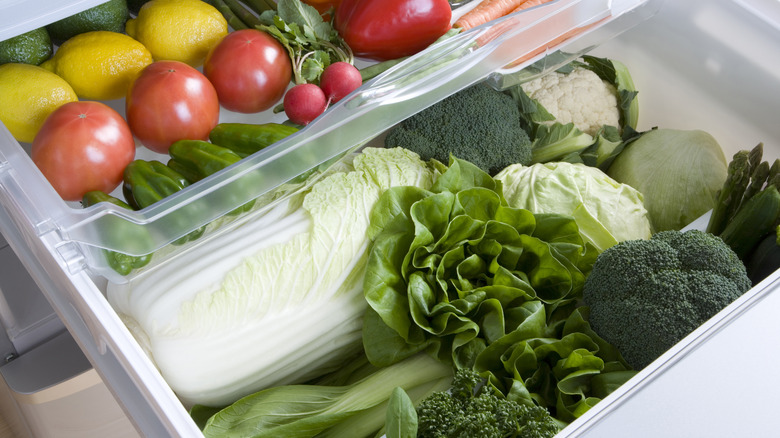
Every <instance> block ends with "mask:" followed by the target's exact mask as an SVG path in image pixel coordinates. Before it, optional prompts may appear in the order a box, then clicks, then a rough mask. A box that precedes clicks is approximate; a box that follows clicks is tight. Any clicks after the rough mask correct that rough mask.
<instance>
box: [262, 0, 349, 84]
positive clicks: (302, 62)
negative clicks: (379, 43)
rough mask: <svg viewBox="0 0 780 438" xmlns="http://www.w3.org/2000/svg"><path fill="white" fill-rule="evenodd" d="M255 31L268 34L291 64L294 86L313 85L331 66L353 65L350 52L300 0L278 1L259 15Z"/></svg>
mask: <svg viewBox="0 0 780 438" xmlns="http://www.w3.org/2000/svg"><path fill="white" fill-rule="evenodd" d="M260 22H261V23H262V25H260V26H257V28H258V29H260V30H264V31H266V32H268V33H269V34H270V35H271V36H273V37H274V38H276V39H277V40H278V41H279V42H280V43H281V44H282V45H283V46H284V47H285V48H286V49H287V52H288V53H289V55H290V59H291V60H292V66H293V73H294V76H295V77H294V81H295V83H296V84H302V83H307V82H313V83H317V82H318V81H319V77H320V75H321V74H322V72H323V71H324V70H325V68H326V67H327V66H329V65H330V64H331V63H334V62H338V61H344V62H348V63H350V64H352V63H353V62H354V59H353V56H352V51H351V50H350V49H349V46H347V45H346V44H345V43H344V40H343V39H342V38H341V36H339V34H338V32H337V31H336V29H334V28H333V26H332V25H331V24H330V23H329V22H327V21H325V20H323V19H322V16H321V15H320V13H319V12H317V10H316V9H315V8H314V7H313V6H310V5H307V4H306V3H303V2H301V1H300V0H279V2H278V3H277V7H276V10H275V11H274V10H268V11H265V12H263V13H262V14H260Z"/></svg>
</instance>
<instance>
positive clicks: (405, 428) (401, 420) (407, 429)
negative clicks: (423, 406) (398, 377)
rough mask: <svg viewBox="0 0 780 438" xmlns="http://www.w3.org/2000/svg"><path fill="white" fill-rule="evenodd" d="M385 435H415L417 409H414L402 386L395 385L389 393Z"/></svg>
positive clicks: (396, 437)
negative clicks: (390, 393)
mask: <svg viewBox="0 0 780 438" xmlns="http://www.w3.org/2000/svg"><path fill="white" fill-rule="evenodd" d="M385 436H386V437H387V438H416V437H417V411H416V410H415V409H414V404H413V403H412V399H411V398H409V395H408V394H407V393H406V391H404V390H403V388H400V387H395V388H394V389H393V393H392V395H390V402H389V404H388V406H387V419H386V421H385Z"/></svg>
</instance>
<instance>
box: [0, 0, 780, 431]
mask: <svg viewBox="0 0 780 438" xmlns="http://www.w3.org/2000/svg"><path fill="white" fill-rule="evenodd" d="M660 3H661V2H660V1H657V0H656V1H652V0H651V1H628V0H626V1H606V0H604V1H599V0H596V1H585V0H583V1H573V0H569V1H566V0H558V1H556V2H553V3H551V4H550V5H549V8H548V7H542V8H537V9H532V10H530V11H529V13H527V14H525V15H518V16H516V17H510V18H508V19H506V20H504V22H505V23H511V24H512V26H510V27H508V28H502V30H503V33H500V34H499V35H498V36H496V35H491V37H490V38H491V39H489V42H487V43H485V44H482V41H483V40H482V39H481V37H485V36H486V35H488V34H490V32H489V30H490V29H486V28H478V29H475V31H474V32H469V33H466V34H463V35H461V36H460V37H457V38H454V39H451V40H449V42H447V43H446V44H443V45H442V46H439V47H438V48H432V49H429V51H428V53H426V54H424V56H420V57H413V58H411V59H410V60H409V61H407V62H405V63H402V64H399V66H398V67H397V68H395V69H393V70H390V71H388V72H387V73H386V74H384V75H382V76H380V77H378V78H376V79H375V80H373V81H372V82H371V83H369V84H366V85H365V86H364V87H363V88H361V89H359V90H358V91H357V92H356V93H354V94H353V95H351V96H350V97H349V98H347V99H345V100H344V101H342V102H340V103H339V104H338V105H336V106H335V107H333V108H332V109H331V110H329V111H328V112H327V113H326V114H325V115H323V116H322V117H320V118H319V119H317V120H316V121H315V122H314V123H312V124H311V125H309V126H308V127H307V128H305V129H304V130H302V131H300V132H299V133H297V134H294V135H292V136H290V137H288V138H287V139H285V140H283V141H282V142H280V143H278V144H277V145H275V146H274V147H272V148H269V149H268V150H266V151H263V152H262V153H259V154H256V155H254V156H252V157H249V158H248V159H245V160H243V161H242V162H241V163H239V164H238V165H236V166H234V167H231V168H229V169H227V170H226V171H224V172H221V173H218V174H215V175H212V177H209V178H208V179H207V180H204V181H203V182H202V184H201V183H199V184H195V185H193V186H191V187H190V188H188V189H186V190H184V191H182V192H180V193H179V194H177V195H175V196H172V197H170V198H169V199H166V200H164V201H162V202H160V203H159V204H158V205H155V206H153V207H151V208H148V209H145V210H141V211H138V212H125V211H119V210H117V209H113V208H111V207H105V206H100V207H99V208H98V206H94V207H92V208H90V209H80V208H78V207H77V206H73V205H68V204H66V203H63V202H62V201H61V200H59V198H58V197H57V196H56V193H55V192H54V191H53V189H52V188H51V187H50V186H49V185H48V184H46V183H45V180H43V179H42V176H41V175H40V173H39V172H37V169H35V167H34V165H33V164H32V162H31V161H30V160H29V157H28V156H27V154H26V152H24V148H23V147H19V145H18V144H17V143H16V142H15V141H14V140H13V139H12V138H11V136H10V134H9V133H8V132H7V131H6V130H5V129H4V128H0V231H2V233H3V234H4V235H5V236H7V237H8V240H9V244H10V245H11V247H13V249H14V250H15V251H16V252H17V254H19V256H20V259H21V260H22V262H23V263H24V265H25V267H26V268H27V269H28V270H29V271H30V273H31V274H32V276H33V277H34V278H35V279H36V281H37V282H38V283H39V285H40V286H41V289H42V290H44V292H45V294H46V296H47V298H48V299H49V301H50V302H51V303H52V306H53V307H54V309H55V310H56V311H57V313H58V314H59V316H60V317H61V318H62V320H63V321H64V322H65V325H66V326H67V328H68V329H69V331H70V332H71V333H73V335H74V337H75V339H76V340H77V342H78V343H79V345H80V347H81V348H82V349H83V350H84V351H85V352H86V354H87V356H88V357H89V359H90V360H91V361H92V363H93V364H94V366H95V368H96V370H97V371H98V372H99V373H100V374H101V376H102V378H103V380H104V381H105V382H107V384H108V385H109V387H110V389H111V390H112V392H113V393H114V395H115V396H116V397H117V399H118V400H119V401H120V402H121V403H122V405H123V407H124V408H125V409H126V411H127V413H128V414H129V416H130V417H131V418H132V419H133V421H135V422H136V425H137V426H138V428H139V430H140V431H142V433H143V434H144V435H146V436H150V437H161V436H184V437H190V436H199V435H200V432H199V430H198V429H197V427H196V426H195V424H194V422H193V421H192V420H191V418H190V417H189V415H188V413H187V411H186V409H185V408H184V406H183V405H182V404H181V403H180V401H179V400H178V398H177V397H176V395H175V394H174V393H173V391H172V390H171V389H170V387H169V386H168V385H167V384H166V382H165V381H164V379H163V378H162V377H161V375H160V374H159V372H158V371H157V370H156V369H155V367H154V365H153V364H152V363H151V362H150V360H149V359H148V357H147V356H146V354H145V353H144V351H143V350H142V348H141V347H140V346H139V344H138V343H137V342H136V341H135V340H134V339H133V337H132V335H131V334H130V332H129V331H128V330H127V328H126V327H125V325H124V324H123V323H122V321H121V320H120V319H119V317H118V316H117V314H116V312H114V310H113V309H112V308H111V307H110V305H109V304H108V302H107V301H106V299H105V297H104V290H105V283H106V281H107V278H106V277H108V279H111V280H114V279H115V278H114V277H113V274H112V273H111V272H109V271H108V270H107V269H106V267H105V266H103V265H102V262H101V258H100V251H99V250H101V249H102V248H109V249H116V250H120V251H123V252H127V253H130V254H133V253H135V254H143V253H145V252H149V251H155V250H158V249H160V248H162V247H165V246H166V245H167V243H168V242H170V241H172V240H174V239H176V238H177V237H179V236H181V235H184V234H186V233H187V232H189V231H190V230H192V229H195V228H197V227H199V226H201V225H203V224H206V223H210V222H211V221H213V220H214V219H215V218H218V217H220V216H222V215H223V214H224V213H225V212H228V211H231V210H232V209H234V208H235V207H237V206H238V205H241V204H242V203H244V202H246V201H249V200H250V199H253V198H255V197H257V196H260V195H262V194H263V193H265V192H266V191H268V190H270V189H271V188H273V187H275V186H277V185H279V184H281V183H283V182H285V181H287V180H289V179H290V178H292V177H294V176H296V175H298V174H300V173H303V172H305V171H307V170H309V169H311V168H313V167H315V166H317V165H319V164H320V163H323V162H326V161H327V160H329V159H330V158H332V157H336V156H338V155H339V154H341V153H344V152H345V151H347V150H350V149H351V148H353V147H355V146H357V145H360V144H363V143H365V142H367V141H369V140H370V139H372V138H374V137H375V136H377V135H378V134H380V133H382V132H383V131H384V130H385V129H386V128H388V127H390V126H392V125H394V124H395V123H397V122H399V121H401V120H403V119H404V118H406V117H407V116H409V115H411V114H413V113H415V112H417V111H419V110H421V109H422V108H424V107H426V106H428V105H430V104H432V103H434V102H436V101H438V100H441V99H442V98H444V97H446V96H447V95H449V94H452V93H454V92H455V91H458V90H460V89H463V88H465V87H467V86H468V85H470V84H473V83H475V82H477V81H480V80H483V79H487V80H488V81H491V82H492V83H493V84H495V85H496V86H498V87H501V86H503V85H508V84H511V83H513V81H517V80H522V79H526V78H528V77H530V75H533V74H536V73H540V72H545V71H549V70H550V69H554V68H555V67H557V66H558V65H560V64H545V59H550V58H544V57H543V55H544V54H546V53H549V51H548V50H542V53H538V54H537V53H536V52H537V49H538V48H540V47H545V46H546V42H547V41H551V40H554V39H555V37H556V36H559V35H560V34H561V32H563V31H565V30H567V29H569V28H570V27H572V26H588V25H590V24H594V23H595V24H596V25H594V26H593V27H588V28H587V29H586V30H584V31H583V33H582V34H580V35H579V36H578V37H576V38H573V39H571V40H568V41H566V42H564V43H562V44H561V45H560V46H556V47H555V49H560V50H561V51H562V52H564V53H566V54H569V55H571V56H572V57H576V56H578V55H579V54H582V53H585V52H587V51H591V50H593V49H594V47H595V46H596V45H598V44H600V43H602V42H604V41H606V40H607V39H609V38H612V37H614V36H616V35H618V34H620V33H621V32H622V31H623V30H625V29H627V28H628V27H631V26H633V25H635V24H637V23H639V22H642V21H643V20H645V19H646V18H648V17H649V16H651V15H652V14H654V13H655V12H656V9H657V8H658V7H662V6H661V4H660ZM669 3H671V5H670V4H669ZM677 3H684V5H678V4H677ZM709 3H710V2H704V1H698V0H697V1H690V2H667V3H665V4H664V6H663V7H662V11H665V10H668V11H669V12H668V13H666V14H665V15H664V17H663V19H662V20H661V19H656V18H653V19H651V20H649V21H648V22H646V23H644V24H642V25H640V27H639V28H637V29H635V30H636V32H633V31H631V32H627V33H626V34H624V35H621V38H618V39H616V40H615V41H614V42H611V43H607V45H608V46H609V47H602V48H599V49H595V50H596V52H600V53H596V54H600V55H603V56H609V57H613V58H615V59H620V60H621V61H623V62H624V63H626V64H627V65H628V66H629V67H630V69H631V71H632V75H633V76H634V78H635V82H636V83H637V88H638V89H639V90H640V96H641V98H640V105H642V108H641V110H640V113H641V114H642V115H641V116H640V121H641V122H642V123H650V124H652V125H663V126H667V127H676V128H690V129H694V128H697V129H703V130H708V131H711V132H713V134H714V135H715V136H716V138H718V139H719V140H720V141H721V144H722V145H723V146H724V149H726V152H727V156H729V155H730V153H731V152H733V151H734V150H737V149H744V148H746V147H750V146H752V145H754V144H755V143H756V142H757V141H762V140H763V141H765V142H768V143H769V142H774V144H775V145H774V146H773V147H777V145H779V144H780V133H779V132H777V130H778V128H776V125H774V124H765V122H766V117H768V113H769V111H764V112H762V110H761V109H760V108H745V107H744V105H747V103H746V102H749V101H751V99H755V100H754V101H753V102H756V101H757V102H760V103H761V102H765V101H766V99H768V95H769V94H770V93H766V92H764V93H761V92H760V91H759V90H758V87H759V85H758V84H757V83H748V82H750V79H748V78H749V77H753V76H754V75H758V77H759V78H760V79H761V80H762V81H763V82H764V83H765V84H764V85H765V87H766V89H780V86H779V85H780V79H779V78H778V77H777V76H772V75H771V73H768V72H766V71H764V70H760V71H758V72H757V71H751V72H749V73H745V72H744V71H742V70H740V71H737V70H738V69H737V67H739V66H732V65H727V64H725V61H726V60H724V58H722V57H719V56H722V55H723V54H724V53H727V52H728V53H731V54H732V55H733V51H737V52H738V51H739V48H738V47H737V48H734V47H731V46H728V47H727V45H728V44H729V43H730V42H735V41H740V39H739V38H736V37H735V38H731V39H730V40H729V38H728V37H727V38H724V39H723V40H719V39H714V37H713V36H712V35H709V34H707V32H706V29H705V28H703V27H701V25H700V23H697V22H696V19H697V17H700V14H699V13H700V12H707V10H710V11H711V10H712V9H713V8H714V9H715V10H716V11H717V12H723V11H727V12H728V14H727V15H728V16H729V20H733V21H734V22H737V23H739V24H745V23H749V25H751V26H752V25H753V24H754V21H753V20H754V18H755V17H753V18H749V17H748V15H749V14H748V13H747V12H745V10H742V9H740V8H739V7H738V6H735V3H732V2H730V1H721V2H716V3H717V4H716V5H714V6H708V5H709ZM74 12H75V11H74ZM677 13H680V15H679V17H678V19H674V17H675V14H677ZM557 20H563V23H567V24H565V25H564V26H563V28H562V27H561V21H557ZM572 20H573V21H572ZM555 23H557V25H554V24H555ZM497 26H498V25H497ZM564 28H565V29H564ZM753 30H755V29H753ZM730 31H734V32H736V31H737V30H735V29H730ZM483 32H484V33H485V34H484V35H483ZM663 35H667V36H669V35H677V36H680V35H681V36H683V37H686V38H687V37H691V36H695V37H700V38H694V39H693V41H695V42H696V43H706V44H708V45H709V46H707V48H706V49H705V48H704V47H696V48H691V47H688V46H687V45H686V44H684V43H680V44H677V45H676V44H668V43H669V42H668V41H667V40H665V39H662V40H661V41H663V43H658V42H657V41H658V40H655V41H654V40H653V39H652V38H658V37H659V36H663ZM623 36H625V37H626V38H625V39H623ZM670 38H671V37H670ZM688 41H691V40H688ZM767 41H770V42H774V45H771V44H770V45H768V46H767V45H766V44H761V45H760V46H759V47H764V48H766V49H768V53H764V55H766V56H768V57H771V56H774V58H772V59H780V53H778V52H780V41H778V38H777V37H776V36H772V37H769V38H766V37H765V35H763V34H762V38H761V40H760V41H759V42H760V43H766V42H767ZM623 42H625V44H623ZM678 42H679V41H677V40H675V43H678ZM654 44H658V45H663V46H664V47H655V46H654ZM643 48H644V49H648V50H635V49H643ZM696 49H701V50H705V51H706V52H707V55H709V56H704V57H703V58H704V59H690V57H689V55H690V53H689V52H696ZM528 54H534V56H531V57H529V58H528V59H527V60H525V61H524V62H522V63H521V64H519V65H518V66H516V67H515V68H512V69H509V68H506V66H507V65H508V64H509V63H510V62H512V61H514V60H516V59H518V58H522V57H523V56H525V55H528ZM644 55H649V58H647V59H645V58H642V57H643V56H644ZM753 55H756V56H757V54H755V53H754V54H753ZM556 59H559V58H556ZM734 59H740V57H739V56H734ZM729 60H730V59H729ZM564 62H565V61H564ZM645 67H647V69H646V70H644V68H645ZM678 67H682V69H681V70H676V69H677V68H678ZM779 70H780V69H779ZM776 71H778V70H775V72H776ZM736 81H741V82H745V83H737V82H736ZM714 88H717V89H718V90H720V92H721V93H723V94H722V95H718V94H716V93H714V92H713V89H714ZM643 90H646V91H643ZM740 90H741V91H742V92H744V93H746V95H745V96H743V97H742V98H737V96H736V93H737V91H740ZM724 95H725V98H728V99H734V102H732V101H726V100H724ZM670 101H671V102H674V104H673V105H672V107H671V108H670V106H669V102H670ZM687 105H690V106H687ZM699 105H701V106H699ZM774 106H776V104H774ZM702 108H704V109H702ZM768 108H770V106H766V107H765V109H768ZM754 116H755V117H754ZM234 118H238V119H240V116H237V115H234V114H224V120H223V121H226V120H231V121H232V120H235V119H234ZM641 128H644V129H647V128H649V126H641ZM737 128H738V129H737ZM754 140H756V141H754ZM23 146H24V145H23ZM771 153H772V155H778V154H777V153H776V150H774V149H773V150H772V151H771ZM260 170H263V172H259V171H260ZM261 173H262V176H261V177H258V176H257V175H258V174H261ZM253 178H259V179H257V180H256V181H257V183H256V184H255V190H254V191H253V192H244V193H242V194H240V195H239V196H240V197H239V198H238V199H237V200H236V201H235V202H234V203H232V204H229V205H228V204H225V203H224V202H220V199H222V198H224V197H225V196H224V195H225V194H227V193H232V194H234V195H235V193H233V192H232V191H231V190H234V189H235V188H236V186H237V183H238V182H242V181H246V180H252V179H253ZM233 199H236V198H233ZM175 220H184V221H189V222H186V223H187V224H188V225H185V226H178V227H173V226H171V225H170V224H171V223H173V221H175ZM118 224H123V225H129V226H130V227H132V228H135V229H138V230H143V231H144V232H149V233H151V235H152V236H153V239H152V242H151V243H148V244H147V245H148V246H138V247H129V246H122V245H128V244H127V243H126V242H120V241H117V242H112V241H111V240H110V239H108V238H107V237H106V236H108V235H109V234H108V233H106V232H105V231H107V230H110V229H112V228H113V227H116V226H117V225H118ZM172 256H175V255H172ZM163 262H164V260H163ZM118 280H120V281H121V280H122V279H118ZM764 286H766V284H762V285H761V286H759V287H757V288H756V289H755V290H754V291H752V293H748V294H746V295H745V297H743V299H741V300H739V301H738V302H735V303H734V304H732V305H731V306H729V307H728V308H727V309H724V311H723V312H722V313H720V314H719V315H718V317H717V318H715V319H714V320H713V322H712V323H711V324H708V325H706V326H704V327H702V328H701V329H699V330H698V331H697V332H696V333H694V334H692V335H691V337H690V338H687V339H686V341H684V342H683V343H682V344H681V345H680V346H679V348H677V349H675V351H672V352H670V353H669V355H668V356H664V357H662V358H661V359H660V362H659V364H655V365H654V366H653V367H650V368H649V369H648V370H646V371H643V374H642V375H641V376H640V379H637V380H632V382H633V384H632V383H629V384H626V385H624V386H625V388H621V391H619V392H618V393H617V394H616V395H615V396H614V397H612V396H610V397H608V398H607V399H605V400H604V401H603V402H601V404H600V405H599V406H598V407H596V408H594V409H592V410H591V411H590V412H588V413H587V415H586V416H583V417H582V418H581V419H579V420H577V422H575V423H574V424H573V425H572V427H570V428H567V429H566V430H565V431H564V432H562V435H564V436H576V435H577V434H578V433H585V431H586V430H588V428H589V427H592V425H594V424H599V423H600V422H602V421H603V422H606V423H608V421H607V420H609V419H608V418H607V419H604V418H602V416H600V413H601V412H602V409H604V412H610V413H613V414H614V413H616V412H620V409H619V408H620V404H621V403H623V402H624V401H625V400H627V399H630V398H631V395H632V394H633V392H632V390H634V389H636V390H639V389H640V388H641V385H640V384H639V382H648V381H650V380H652V379H651V378H649V377H653V376H656V375H657V374H658V373H661V372H663V371H664V366H662V363H663V362H664V361H669V362H670V363H671V362H673V361H674V360H677V359H679V358H680V357H682V356H684V354H683V353H686V352H688V351H690V349H693V348H694V347H695V346H696V343H695V342H694V341H695V340H699V341H702V340H706V339H707V338H708V337H709V335H710V333H712V332H714V331H716V330H718V329H720V328H721V327H722V326H724V325H726V324H727V323H728V322H729V321H731V319H732V318H735V317H736V316H737V315H740V314H742V312H741V309H743V308H746V307H749V306H751V305H752V304H753V303H755V302H756V300H758V299H759V298H760V297H762V296H764V295H765V293H764V292H763V289H762V288H763V287H764ZM766 293H768V292H766ZM713 338H714V337H713ZM686 343H690V347H689V348H688V349H686V345H688V344H686ZM681 352H682V353H681ZM678 353H679V354H678ZM602 405H603V408H602ZM605 415H606V414H605ZM614 416H615V415H613V417H614ZM624 430H630V428H629V429H624ZM567 434H569V435H567ZM588 436H596V435H588ZM603 436H607V435H603Z"/></svg>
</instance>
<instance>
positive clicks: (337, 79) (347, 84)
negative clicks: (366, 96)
mask: <svg viewBox="0 0 780 438" xmlns="http://www.w3.org/2000/svg"><path fill="white" fill-rule="evenodd" d="M361 85H363V78H362V77H361V76H360V70H358V69H357V68H356V67H355V66H354V65H352V64H350V63H348V62H343V61H339V62H334V63H333V64H331V65H329V66H327V67H326V68H325V70H324V71H323V72H322V75H321V76H320V88H322V91H324V92H325V97H327V98H328V101H329V102H330V103H336V102H338V101H339V100H341V99H342V98H343V97H344V96H346V95H347V94H349V93H351V92H353V91H354V90H355V89H356V88H358V87H360V86H361Z"/></svg>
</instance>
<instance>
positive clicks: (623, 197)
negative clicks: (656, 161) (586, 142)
mask: <svg viewBox="0 0 780 438" xmlns="http://www.w3.org/2000/svg"><path fill="white" fill-rule="evenodd" d="M495 178H496V180H498V181H501V183H502V184H503V186H504V196H505V197H506V200H507V202H508V203H509V205H511V206H512V207H515V208H524V209H527V210H530V211H532V212H534V213H558V214H563V215H568V216H572V217H574V219H575V220H576V221H577V225H578V226H579V230H580V234H582V237H583V238H584V239H585V241H587V242H589V243H591V244H593V245H594V246H595V247H596V248H597V249H598V250H599V251H604V250H605V249H607V248H609V247H610V246H612V245H614V244H616V243H618V242H622V241H624V240H634V239H649V238H650V234H651V228H650V220H649V216H648V213H647V210H646V209H645V206H644V203H643V198H642V194H641V193H640V192H638V191H637V190H635V189H633V188H632V187H630V186H628V185H626V184H620V183H618V182H617V181H615V180H613V179H612V178H610V177H609V176H607V174H605V173H604V172H602V171H601V170H599V169H598V168H595V167H590V166H586V165H584V164H574V163H567V162H553V163H544V164H542V163H538V164H534V165H531V166H522V165H519V164H518V165H512V166H509V167H507V168H506V169H504V170H502V171H501V172H499V173H498V174H497V175H496V176H495Z"/></svg>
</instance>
